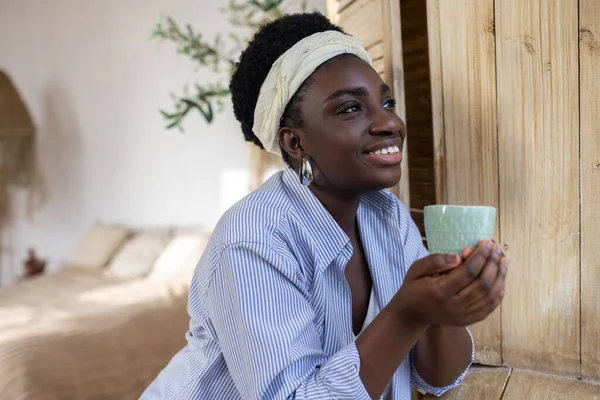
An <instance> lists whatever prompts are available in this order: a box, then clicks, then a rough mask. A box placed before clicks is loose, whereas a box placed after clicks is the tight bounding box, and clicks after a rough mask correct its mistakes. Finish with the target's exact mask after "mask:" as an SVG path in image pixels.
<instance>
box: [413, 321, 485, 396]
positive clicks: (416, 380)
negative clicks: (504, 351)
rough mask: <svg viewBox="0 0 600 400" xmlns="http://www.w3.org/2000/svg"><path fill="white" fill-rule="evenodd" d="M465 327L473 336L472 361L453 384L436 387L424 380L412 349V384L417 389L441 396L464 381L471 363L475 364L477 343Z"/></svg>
mask: <svg viewBox="0 0 600 400" xmlns="http://www.w3.org/2000/svg"><path fill="white" fill-rule="evenodd" d="M465 329H466V330H467V332H468V333H469V336H470V337H471V361H469V365H467V368H465V370H464V371H463V372H462V373H461V374H460V376H459V377H458V378H456V380H455V381H454V382H453V383H452V384H451V385H448V386H444V387H436V386H431V385H429V384H428V383H427V382H425V381H424V380H423V378H421V375H419V372H418V371H417V368H416V367H415V360H414V348H413V350H411V352H410V370H411V384H412V385H413V386H414V387H416V388H417V389H420V390H424V391H425V392H427V393H431V394H433V395H434V396H436V397H440V396H441V395H443V394H444V393H446V392H447V391H448V390H450V389H454V388H455V387H457V386H458V385H460V384H461V383H462V381H463V379H464V378H465V375H466V374H467V372H468V371H469V368H470V367H471V364H473V360H474V358H475V344H474V342H473V335H471V331H469V329H468V328H465Z"/></svg>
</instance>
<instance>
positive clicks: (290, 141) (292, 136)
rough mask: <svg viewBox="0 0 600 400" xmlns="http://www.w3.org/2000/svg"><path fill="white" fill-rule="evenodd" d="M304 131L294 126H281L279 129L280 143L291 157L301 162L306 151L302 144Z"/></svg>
mask: <svg viewBox="0 0 600 400" xmlns="http://www.w3.org/2000/svg"><path fill="white" fill-rule="evenodd" d="M302 136H303V135H302V133H301V132H299V131H298V130H297V129H293V128H287V127H284V128H281V129H280V130H279V143H280V144H281V147H282V148H283V150H284V151H285V152H286V153H288V155H289V156H290V159H292V160H295V161H297V162H300V160H301V159H302V156H303V153H304V147H303V146H302Z"/></svg>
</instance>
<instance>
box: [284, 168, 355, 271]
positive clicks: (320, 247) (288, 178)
mask: <svg viewBox="0 0 600 400" xmlns="http://www.w3.org/2000/svg"><path fill="white" fill-rule="evenodd" d="M283 186H284V188H285V190H286V192H287V194H288V197H289V199H290V201H291V203H292V205H293V207H294V208H295V209H296V210H297V211H298V212H299V214H300V217H301V218H302V219H303V220H304V222H305V224H307V225H308V226H310V227H311V228H312V229H310V233H311V234H314V235H315V237H314V238H313V240H312V242H313V245H314V246H315V248H316V250H317V252H316V257H317V262H318V264H319V268H321V269H325V268H327V266H328V265H329V264H331V262H332V261H333V260H334V259H335V258H336V257H337V256H338V255H339V254H340V253H341V252H342V251H343V250H344V249H347V250H346V251H347V252H348V256H350V255H351V254H352V245H351V244H350V238H349V237H348V235H346V233H345V232H344V231H343V230H342V228H340V226H339V225H338V223H337V222H336V221H335V219H333V217H332V216H331V214H330V213H329V211H327V210H326V209H325V207H324V206H323V204H321V202H320V201H319V199H317V197H316V196H315V195H314V193H313V192H311V191H310V189H309V188H308V187H306V186H303V185H302V184H301V183H300V178H299V177H298V174H297V173H296V172H295V171H294V170H293V169H292V168H289V167H288V168H286V169H285V170H284V171H283Z"/></svg>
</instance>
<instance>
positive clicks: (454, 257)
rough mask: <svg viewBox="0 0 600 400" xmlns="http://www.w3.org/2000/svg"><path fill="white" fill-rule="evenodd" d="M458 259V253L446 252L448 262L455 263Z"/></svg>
mask: <svg viewBox="0 0 600 400" xmlns="http://www.w3.org/2000/svg"><path fill="white" fill-rule="evenodd" d="M457 261H458V255H457V254H446V262H447V263H448V264H455V263H456V262H457Z"/></svg>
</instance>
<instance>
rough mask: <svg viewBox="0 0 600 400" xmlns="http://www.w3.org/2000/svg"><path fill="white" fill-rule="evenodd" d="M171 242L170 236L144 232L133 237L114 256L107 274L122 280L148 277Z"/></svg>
mask: <svg viewBox="0 0 600 400" xmlns="http://www.w3.org/2000/svg"><path fill="white" fill-rule="evenodd" d="M169 240H170V236H168V235H164V234H156V233H152V232H142V233H140V234H138V235H136V236H134V237H132V238H131V239H130V240H129V241H127V242H126V243H125V245H124V246H123V247H122V249H121V250H119V252H118V253H117V254H116V255H115V256H114V258H113V259H112V261H111V262H110V264H109V266H108V269H107V271H106V274H107V275H108V276H109V277H111V278H121V279H129V278H140V277H143V276H146V275H147V274H148V272H150V270H151V269H152V266H153V265H154V262H155V261H156V259H157V258H158V256H159V255H160V253H161V252H162V251H163V250H164V248H165V246H166V245H167V243H168V242H169Z"/></svg>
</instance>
